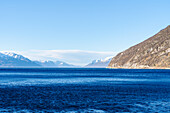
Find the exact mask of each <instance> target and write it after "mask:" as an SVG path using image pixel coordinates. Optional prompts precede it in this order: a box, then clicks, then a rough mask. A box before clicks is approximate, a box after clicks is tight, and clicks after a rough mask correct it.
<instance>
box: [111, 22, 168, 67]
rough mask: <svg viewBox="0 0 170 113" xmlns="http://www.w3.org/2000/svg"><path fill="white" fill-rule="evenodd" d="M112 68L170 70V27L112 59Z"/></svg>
mask: <svg viewBox="0 0 170 113" xmlns="http://www.w3.org/2000/svg"><path fill="white" fill-rule="evenodd" d="M108 67H112V68H170V25H169V26H167V27H166V28H165V29H163V30H161V31H160V32H158V33H157V34H156V35H154V36H152V37H150V38H149V39H147V40H145V41H143V42H141V43H139V44H137V45H135V46H132V47H130V48H129V49H127V50H125V51H123V52H121V53H119V54H118V55H116V56H115V57H113V58H112V60H111V62H110V63H109V65H108Z"/></svg>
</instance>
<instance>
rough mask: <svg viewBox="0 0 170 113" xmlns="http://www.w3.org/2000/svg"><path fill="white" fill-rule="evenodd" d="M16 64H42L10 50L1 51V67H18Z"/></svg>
mask: <svg viewBox="0 0 170 113" xmlns="http://www.w3.org/2000/svg"><path fill="white" fill-rule="evenodd" d="M16 66H40V65H38V64H36V63H35V62H33V61H31V60H29V59H28V58H25V57H23V56H22V55H18V54H15V53H10V52H1V53H0V67H16Z"/></svg>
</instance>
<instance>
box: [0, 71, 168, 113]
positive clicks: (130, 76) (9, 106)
mask: <svg viewBox="0 0 170 113" xmlns="http://www.w3.org/2000/svg"><path fill="white" fill-rule="evenodd" d="M0 112H11V113H12V112H16V113H25V112H26V113H29V112H30V113H32V112H40V113H46V112H50V113H53V112H59V113H65V112H67V113H114V112H132V113H133V112H134V113H135V112H170V70H161V69H160V70H157V69H153V70H152V69H105V68H103V69H102V68H0Z"/></svg>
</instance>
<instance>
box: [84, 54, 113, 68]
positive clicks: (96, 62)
mask: <svg viewBox="0 0 170 113" xmlns="http://www.w3.org/2000/svg"><path fill="white" fill-rule="evenodd" d="M111 59H112V56H111V57H106V58H105V59H100V60H93V61H92V62H91V63H89V64H88V65H86V66H85V67H99V68H105V67H107V66H108V64H109V62H110V61H111Z"/></svg>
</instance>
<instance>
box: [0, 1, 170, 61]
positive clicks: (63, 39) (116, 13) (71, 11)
mask: <svg viewBox="0 0 170 113" xmlns="http://www.w3.org/2000/svg"><path fill="white" fill-rule="evenodd" d="M169 6H170V0H140V1H139V0H1V1H0V31H1V32H0V40H1V41H0V48H1V51H17V52H20V53H24V54H25V55H26V56H28V57H32V56H29V55H28V54H30V55H33V56H34V55H35V54H37V53H36V52H35V51H47V50H49V51H51V50H58V51H62V50H63V51H64V52H66V51H74V50H79V51H84V52H85V53H88V52H89V51H91V52H94V56H96V52H98V53H103V55H101V56H100V55H99V56H98V57H97V56H96V57H94V56H93V57H92V56H88V57H89V59H90V57H91V60H94V59H95V58H99V57H101V58H104V57H106V56H111V55H112V54H113V55H115V53H118V52H121V51H122V50H125V49H127V48H128V47H130V46H132V45H134V44H137V43H139V42H141V41H143V40H145V39H147V38H149V37H150V36H152V35H154V34H155V33H157V32H158V31H159V30H161V29H163V28H165V27H166V26H167V25H169V24H170V14H169V13H170V7H169ZM32 51H34V52H32ZM87 51H88V52H87ZM31 52H32V53H34V54H32V53H31ZM104 52H105V53H104ZM26 53H27V54H26ZM73 53H74V52H73ZM108 53H110V54H108ZM77 54H78V53H77ZM77 54H76V55H77ZM71 55H72V56H71ZM71 55H70V56H68V55H67V56H68V57H74V55H75V54H71ZM87 55H88V54H86V55H84V56H82V55H81V58H83V57H86V56H87ZM35 56H36V55H35ZM34 58H35V59H36V57H34ZM37 58H38V57H37ZM75 58H78V57H75ZM89 59H88V60H87V59H86V60H85V61H86V62H89ZM40 60H41V59H40ZM56 60H58V58H56ZM60 60H62V59H60ZM63 60H64V59H63ZM68 62H70V63H74V62H73V61H72V60H71V59H70V60H69V61H68ZM77 64H85V63H82V62H81V60H80V61H79V63H77Z"/></svg>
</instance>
